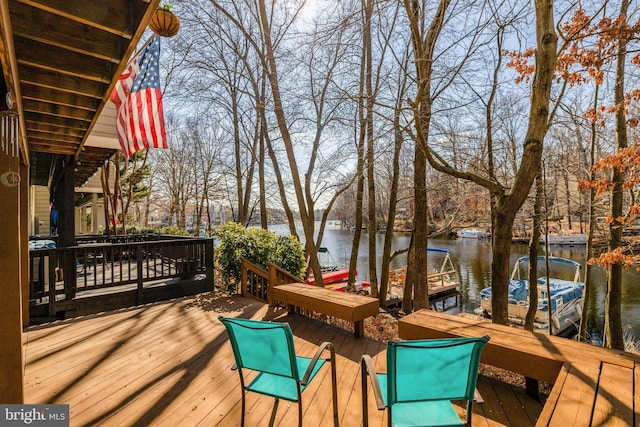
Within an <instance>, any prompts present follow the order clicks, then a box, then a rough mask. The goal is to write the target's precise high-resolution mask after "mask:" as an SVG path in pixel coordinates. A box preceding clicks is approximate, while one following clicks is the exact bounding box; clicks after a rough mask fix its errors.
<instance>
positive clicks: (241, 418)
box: [240, 388, 246, 427]
mask: <svg viewBox="0 0 640 427" xmlns="http://www.w3.org/2000/svg"><path fill="white" fill-rule="evenodd" d="M245 394H246V392H245V391H244V388H243V389H242V416H241V417H240V426H241V427H244V407H245V403H244V399H245Z"/></svg>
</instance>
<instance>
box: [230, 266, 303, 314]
mask: <svg viewBox="0 0 640 427" xmlns="http://www.w3.org/2000/svg"><path fill="white" fill-rule="evenodd" d="M240 275H241V277H240V294H241V295H242V296H244V297H250V298H254V299H257V300H260V301H263V302H266V303H267V304H271V303H272V301H271V289H273V287H274V286H278V285H282V284H285V283H300V282H302V280H300V279H299V278H298V277H296V276H294V275H292V274H290V273H289V272H287V271H286V270H283V269H281V268H280V267H278V266H277V265H275V264H272V263H267V270H265V269H263V268H262V267H260V266H257V265H255V264H253V263H252V262H250V261H247V260H246V259H244V258H242V261H241V263H240Z"/></svg>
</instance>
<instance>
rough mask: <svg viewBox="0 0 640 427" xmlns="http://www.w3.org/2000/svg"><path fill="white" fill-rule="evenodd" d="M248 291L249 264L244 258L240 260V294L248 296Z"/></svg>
mask: <svg viewBox="0 0 640 427" xmlns="http://www.w3.org/2000/svg"><path fill="white" fill-rule="evenodd" d="M246 292H247V265H246V264H245V262H244V258H242V260H241V261H240V295H242V296H243V297H244V296H246V295H245V294H246Z"/></svg>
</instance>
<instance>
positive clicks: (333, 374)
mask: <svg viewBox="0 0 640 427" xmlns="http://www.w3.org/2000/svg"><path fill="white" fill-rule="evenodd" d="M337 384H338V380H337V373H336V357H335V355H333V357H331V394H332V395H333V425H334V427H338V426H339V425H340V421H339V420H338V386H337Z"/></svg>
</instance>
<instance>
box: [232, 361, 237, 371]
mask: <svg viewBox="0 0 640 427" xmlns="http://www.w3.org/2000/svg"><path fill="white" fill-rule="evenodd" d="M231 370H232V371H236V370H238V365H236V364H235V363H234V364H233V365H231Z"/></svg>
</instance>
